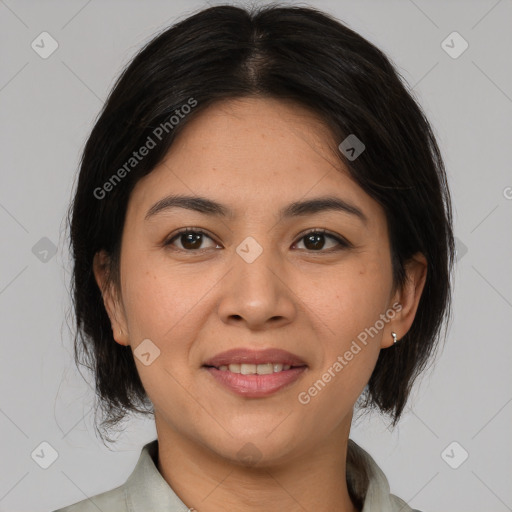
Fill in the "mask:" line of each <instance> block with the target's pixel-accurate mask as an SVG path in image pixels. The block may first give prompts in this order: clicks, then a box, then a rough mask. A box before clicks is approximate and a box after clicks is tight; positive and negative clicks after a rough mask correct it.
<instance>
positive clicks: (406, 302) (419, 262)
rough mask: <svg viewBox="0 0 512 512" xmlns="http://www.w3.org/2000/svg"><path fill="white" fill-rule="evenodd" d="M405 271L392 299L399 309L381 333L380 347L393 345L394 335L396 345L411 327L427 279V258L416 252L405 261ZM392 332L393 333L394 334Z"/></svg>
mask: <svg viewBox="0 0 512 512" xmlns="http://www.w3.org/2000/svg"><path fill="white" fill-rule="evenodd" d="M405 271H406V276H407V277H406V280H405V282H404V284H403V286H402V287H401V288H400V290H398V291H397V293H396V294H395V296H394V297H393V299H392V302H398V303H400V305H401V309H400V311H399V312H398V313H397V315H396V317H395V319H393V321H392V322H390V323H389V324H388V326H387V330H386V331H385V332H384V335H383V339H382V344H381V348H388V347H392V346H393V345H395V336H396V340H397V342H396V344H397V345H398V344H399V343H400V339H401V338H403V337H404V336H405V335H406V334H407V332H408V331H409V329H410V328H411V325H412V323H413V321H414V318H415V316H416V312H417V310H418V306H419V303H420V299H421V295H422V293H423V289H424V287H425V282H426V279H427V260H426V258H425V256H424V255H423V254H422V253H420V252H418V253H416V254H415V255H414V256H412V257H411V259H409V260H408V261H407V262H406V263H405ZM388 331H389V332H388ZM392 333H395V336H393V334H392Z"/></svg>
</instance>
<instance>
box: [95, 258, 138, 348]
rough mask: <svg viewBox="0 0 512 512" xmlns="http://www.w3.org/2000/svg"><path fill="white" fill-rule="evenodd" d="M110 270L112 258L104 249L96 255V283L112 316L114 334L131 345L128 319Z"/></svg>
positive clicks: (110, 316)
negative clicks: (127, 325) (111, 278)
mask: <svg viewBox="0 0 512 512" xmlns="http://www.w3.org/2000/svg"><path fill="white" fill-rule="evenodd" d="M109 271H110V258H109V255H108V254H107V253H106V252H105V251H104V250H102V251H99V252H97V253H96V254H95V255H94V260H93V272H94V278H95V279H96V283H97V285H98V287H99V289H100V291H101V295H102V297H103V304H104V306H105V310H106V311H107V314H108V317H109V318H110V324H111V326H112V336H113V338H114V340H115V341H116V342H117V343H119V344H120V345H129V339H128V333H127V328H126V320H125V315H124V311H123V307H122V304H121V301H120V300H119V298H118V294H117V292H116V289H115V286H114V284H113V283H112V282H111V281H109V279H108V272H109Z"/></svg>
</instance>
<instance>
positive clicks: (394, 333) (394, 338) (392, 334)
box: [391, 332, 398, 344]
mask: <svg viewBox="0 0 512 512" xmlns="http://www.w3.org/2000/svg"><path fill="white" fill-rule="evenodd" d="M391 336H393V344H395V343H396V342H397V341H398V340H397V339H396V332H392V333H391Z"/></svg>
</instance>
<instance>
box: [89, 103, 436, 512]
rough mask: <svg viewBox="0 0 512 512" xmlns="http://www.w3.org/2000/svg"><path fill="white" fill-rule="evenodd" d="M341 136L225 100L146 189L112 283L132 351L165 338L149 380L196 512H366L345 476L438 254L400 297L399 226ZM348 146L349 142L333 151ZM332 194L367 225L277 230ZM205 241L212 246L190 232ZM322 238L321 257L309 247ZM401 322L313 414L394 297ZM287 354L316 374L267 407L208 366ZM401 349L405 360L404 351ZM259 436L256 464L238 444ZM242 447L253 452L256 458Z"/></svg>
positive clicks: (319, 216) (322, 223) (289, 114)
mask: <svg viewBox="0 0 512 512" xmlns="http://www.w3.org/2000/svg"><path fill="white" fill-rule="evenodd" d="M331 137H332V136H331V134H330V132H329V131H328V129H327V128H326V127H325V126H324V125H323V124H322V123H321V121H320V120H318V119H317V118H316V117H315V115H314V114H313V113H311V112H309V111H308V110H306V109H303V108H301V107H298V106H296V105H294V104H292V103H287V102H283V101H281V100H279V101H278V100H275V99H263V98H244V99H243V100H240V99H238V100H229V101H224V102H222V103H217V104H215V105H213V106H211V107H209V108H208V109H207V110H206V111H204V112H202V113H201V114H199V115H198V117H196V118H195V119H193V120H191V122H190V123H189V124H188V125H187V126H186V127H185V128H184V131H183V132H182V133H181V134H180V135H179V136H178V138H177V139H176V140H175V142H174V144H173V146H172V147H171V149H170V151H169V153H168V155H167V156H166V159H165V161H164V162H162V163H161V164H160V165H159V166H157V167H156V168H155V169H154V170H153V171H152V172H151V173H150V174H149V175H147V176H146V177H144V178H143V179H141V180H140V181H139V182H138V183H137V185H136V187H135V189H134V190H133V193H132V196H131V198H130V201H129V204H128V210H127V216H126V221H125V226H124V231H123V239H122V248H121V263H120V285H121V286H120V289H118V288H116V287H113V288H112V287H107V286H106V285H105V282H106V281H105V274H104V267H103V264H104V263H105V262H106V261H107V259H108V256H107V255H106V254H105V253H103V252H100V253H98V254H97V256H96V258H95V265H94V270H95V275H96V279H97V282H98V285H99V286H100V288H101V289H102V290H103V297H104V301H105V306H106V308H107V311H108V313H109V316H110V319H111V322H112V329H113V332H114V337H115V340H116V342H117V343H120V344H122V345H128V344H129V345H131V347H132V350H135V349H136V348H137V346H138V345H139V344H140V343H141V342H142V340H144V339H150V340H151V341H152V343H154V344H155V345H156V346H157V347H158V348H159V350H160V355H159V357H157V358H156V359H155V360H154V361H153V362H152V363H151V364H150V365H148V366H146V365H144V364H142V363H141V361H140V360H139V359H138V358H137V357H135V362H136V364H137V370H138V372H139V375H140V378H141V380H142V382H143V384H144V388H145V389H146V391H147V393H148V395H149V397H150V399H151V401H152V403H153V404H154V407H155V421H156V428H157V433H158V439H159V453H158V469H159V471H160V472H161V474H162V476H163V477H164V478H165V480H166V481H167V482H168V483H169V484H170V485H171V487H172V488H173V489H174V491H175V492H176V493H177V494H178V496H180V498H181V499H182V500H183V501H184V503H185V504H187V506H189V507H194V508H195V509H196V510H197V511H199V512H216V511H221V510H222V511H224V510H230V511H245V512H247V511H265V512H268V511H278V510H279V511H281V510H287V511H292V512H293V511H299V510H301V511H303V510H315V509H317V507H318V506H319V505H320V504H321V508H322V510H339V511H345V512H348V511H350V512H353V511H354V510H356V508H355V507H354V504H353V503H352V502H351V500H350V498H349V495H348V490H347V486H346V481H345V459H346V450H347V440H348V437H349V432H350V424H351V419H352V414H353V407H354V404H355V402H356V400H357V398H358V397H359V395H360V393H361V392H362V390H363V388H364V387H365V385H366V384H367V382H368V380H369V378H370V376H371V373H372V371H373V368H374V367H375V363H376V361H377V358H378V355H379V351H380V350H381V349H387V348H388V347H390V346H391V345H392V344H393V338H392V336H391V332H392V331H394V332H396V334H397V336H398V339H400V338H402V337H403V336H404V334H405V333H406V332H407V331H408V329H409V328H410V326H411V324H412V322H413V319H414V315H415V313H416V309H417V306H418V302H419V298H420V295H421V292H422V290H423V286H424V282H425V274H426V261H425V259H424V257H423V256H422V255H421V254H418V255H416V256H415V257H414V258H413V259H412V260H411V261H410V263H409V265H408V267H407V272H408V276H409V279H408V281H407V283H406V285H405V286H404V287H403V288H402V289H399V290H394V287H393V282H392V273H391V258H390V248H389V240H388V229H387V223H386V219H385V216H384V211H383V210H382V208H381V207H380V205H379V204H378V203H377V202H375V201H374V200H373V199H372V198H370V196H368V195H367V194H366V193H365V192H364V191H363V190H362V189H361V188H360V187H359V186H358V185H357V184H356V183H355V182H354V181H353V180H352V179H351V178H350V177H349V175H348V171H347V170H346V169H345V168H344V167H343V164H342V163H341V162H340V161H339V160H338V159H336V157H335V156H334V155H333V154H332V151H331V150H329V147H328V144H327V141H329V140H331ZM334 142H335V147H336V146H337V144H339V142H341V141H334ZM169 194H187V195H194V196H195V195H199V196H205V197H208V198H210V199H213V200H215V201H218V202H220V203H222V204H225V205H227V206H229V207H230V208H232V209H233V211H234V216H233V217H232V218H229V217H228V218H216V217H214V216H208V215H205V214H201V213H198V212H193V211H190V210H186V209H180V208H177V209H173V210H166V211H161V212H159V213H157V214H155V215H153V216H151V217H150V218H149V219H147V220H146V219H145V216H146V214H147V212H148V210H149V209H150V208H151V207H152V206H153V205H154V204H155V203H156V202H158V201H159V200H161V199H162V198H164V197H165V196H167V195H169ZM325 195H331V196H332V195H334V196H336V197H339V198H342V199H345V200H346V201H347V202H350V203H352V204H354V205H356V206H357V207H358V208H359V209H360V210H362V211H363V212H364V214H365V215H366V217H367V222H366V223H363V222H362V221H361V220H360V219H359V218H358V217H356V216H354V215H351V214H349V213H346V212H342V211H326V212H320V213H315V214H308V215H307V216H304V217H295V218H290V219H286V220H281V221H278V219H277V212H278V210H279V209H280V208H281V207H283V206H285V205H288V204H289V203H291V202H293V201H299V200H305V199H312V198H316V197H320V196H325ZM186 227H193V228H201V229H202V230H204V231H206V232H207V233H208V236H209V237H210V238H208V236H206V237H203V242H202V244H199V243H198V246H199V247H200V248H199V249H193V248H192V249H190V248H189V249H188V252H186V251H187V249H186V247H190V244H189V245H188V246H187V241H186V239H185V238H184V237H178V238H176V239H174V241H173V243H172V245H168V246H165V242H166V241H167V240H170V239H172V237H173V236H174V235H173V234H175V233H176V232H177V231H178V230H179V229H181V228H186ZM312 228H318V229H326V230H328V231H329V232H330V233H332V234H334V235H335V236H337V235H338V236H341V237H344V238H346V239H347V240H348V241H349V242H350V243H351V244H352V247H348V248H346V247H343V246H340V245H339V243H338V242H337V241H336V240H334V239H331V238H330V237H329V236H325V238H324V239H323V242H324V246H323V247H320V249H316V248H315V247H314V246H313V245H312V244H311V243H309V244H308V242H307V240H306V239H304V236H305V232H306V231H307V230H310V229H312ZM249 236H250V237H253V238H254V239H255V240H256V241H257V242H258V244H259V245H260V246H261V247H262V249H263V252H262V253H261V255H260V256H259V257H258V258H257V259H256V260H255V261H253V262H252V263H248V262H247V261H245V260H244V259H243V258H241V257H240V256H239V254H238V253H237V252H236V248H237V247H238V246H239V245H240V243H241V242H242V241H243V240H244V239H246V238H247V237H249ZM396 302H398V303H399V304H401V310H400V312H397V313H396V314H395V315H394V318H393V319H392V320H390V321H389V322H388V323H386V324H385V326H384V328H383V329H381V330H380V331H379V333H378V335H375V336H374V337H373V338H369V342H368V344H367V345H366V346H364V347H363V348H362V350H361V351H360V352H359V353H358V354H357V355H355V356H354V357H353V359H352V360H351V361H350V362H349V363H348V364H347V365H346V366H345V367H344V368H343V370H342V371H340V372H337V373H336V376H335V377H334V378H332V380H331V381H330V382H329V383H328V384H327V385H326V386H325V388H324V389H322V390H321V391H320V392H319V393H318V394H317V395H316V396H315V397H313V398H312V399H311V401H310V402H309V403H308V404H307V405H304V404H301V403H300V402H299V401H298V399H297V396H298V394H299V393H300V392H301V391H307V389H308V388H309V387H310V386H311V385H312V384H313V383H314V382H315V381H317V380H318V379H320V378H321V376H322V374H323V373H324V372H326V371H327V370H328V368H329V367H332V365H333V364H334V363H335V361H336V360H337V358H338V356H340V355H343V354H344V353H345V352H346V351H347V350H349V348H350V346H351V343H352V341H353V340H354V339H356V337H357V335H358V334H359V333H361V332H362V331H363V330H364V329H365V328H369V327H370V326H374V325H375V323H376V321H377V320H378V319H379V318H380V315H381V314H384V313H385V312H386V311H387V310H389V309H390V308H392V305H393V304H394V303H396ZM239 347H249V348H254V349H265V348H281V349H284V350H287V351H289V352H292V353H294V354H296V355H298V356H299V357H301V358H302V359H303V360H304V361H306V363H307V365H308V368H307V370H306V371H305V372H304V373H303V374H302V376H301V377H300V379H299V380H298V381H296V382H295V383H293V384H292V385H291V386H289V387H288V388H286V389H283V390H281V391H279V392H277V393H275V394H274V395H271V396H268V397H265V398H259V399H255V398H252V399H251V398H244V397H241V396H238V395H236V394H234V393H232V392H231V391H229V390H227V389H226V388H224V387H222V386H221V385H220V384H218V383H217V381H216V380H214V379H213V378H212V377H211V375H210V374H209V373H208V372H207V371H206V370H205V369H204V368H202V365H203V363H204V362H205V361H206V360H207V359H209V358H211V357H213V356H214V355H216V354H218V353H220V352H223V351H225V350H228V349H232V348H239ZM390 350H393V348H391V349H390ZM247 443H252V445H254V447H255V448H253V449H255V450H257V452H256V453H257V457H258V458H259V460H258V462H257V464H256V465H254V464H252V465H251V464H246V463H244V462H243V461H241V459H240V455H239V451H240V450H241V449H245V450H247V449H248V448H247V446H246V445H247ZM244 446H245V447H246V448H244Z"/></svg>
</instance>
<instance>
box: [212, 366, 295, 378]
mask: <svg viewBox="0 0 512 512" xmlns="http://www.w3.org/2000/svg"><path fill="white" fill-rule="evenodd" d="M289 369H290V365H289V364H279V363H265V364H245V363H244V364H230V365H229V366H227V365H222V366H220V367H219V370H221V371H223V372H225V371H227V370H229V371H230V372H232V373H241V374H242V375H256V374H257V375H269V374H271V373H277V372H281V371H283V370H289Z"/></svg>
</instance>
